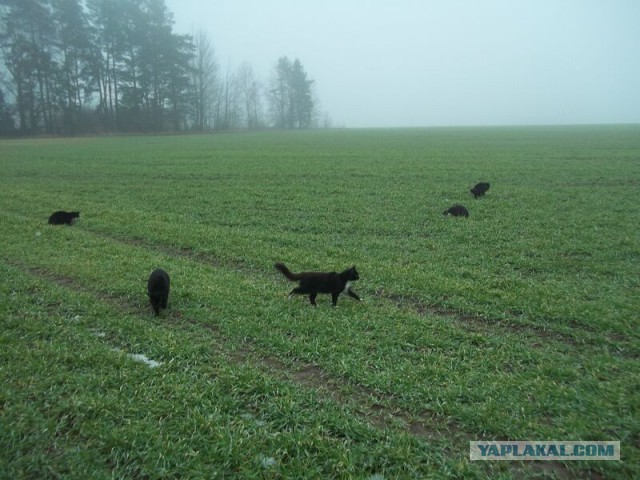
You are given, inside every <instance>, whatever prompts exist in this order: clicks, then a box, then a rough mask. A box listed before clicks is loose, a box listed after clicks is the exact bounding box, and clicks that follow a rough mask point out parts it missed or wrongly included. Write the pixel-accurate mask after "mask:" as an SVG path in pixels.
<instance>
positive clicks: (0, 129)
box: [0, 89, 16, 137]
mask: <svg viewBox="0 0 640 480" xmlns="http://www.w3.org/2000/svg"><path fill="white" fill-rule="evenodd" d="M15 134H16V124H15V121H14V118H13V111H12V109H11V107H10V106H9V105H8V104H7V102H6V101H5V96H4V92H3V91H2V89H0V136H3V137H6V136H8V135H15Z"/></svg>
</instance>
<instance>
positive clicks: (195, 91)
mask: <svg viewBox="0 0 640 480" xmlns="http://www.w3.org/2000/svg"><path fill="white" fill-rule="evenodd" d="M0 58H1V60H2V64H0V135H38V134H50V135H56V134H68V135H74V134H81V133H107V132H178V131H212V130H230V129H238V128H249V129H257V128H268V127H275V128H290V129H293V128H311V127H313V126H317V124H318V120H317V114H316V104H317V102H316V101H315V99H314V97H313V83H314V82H313V80H311V79H309V78H308V75H307V73H306V72H305V70H304V67H303V66H302V63H301V62H300V60H298V59H295V60H293V61H291V60H290V59H289V58H288V57H286V56H283V57H281V58H279V59H278V60H277V63H276V64H275V66H274V69H273V72H272V74H271V76H270V78H269V79H268V81H267V83H266V84H263V83H262V82H261V81H260V80H259V79H257V78H256V75H255V74H254V72H253V69H252V67H251V65H249V64H247V63H244V64H242V65H240V67H239V68H237V69H236V70H235V71H227V72H223V71H222V70H221V69H220V67H219V65H218V62H217V60H216V57H215V49H214V48H213V45H212V43H211V41H210V39H209V38H208V37H207V35H206V33H204V31H199V32H197V33H195V34H193V35H182V34H177V33H176V32H174V30H173V15H172V13H171V12H170V11H169V10H168V9H167V7H166V5H165V2H164V0H85V1H83V0H0ZM265 104H266V105H265ZM326 122H327V120H325V123H326Z"/></svg>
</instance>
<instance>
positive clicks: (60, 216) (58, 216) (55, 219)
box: [49, 210, 80, 225]
mask: <svg viewBox="0 0 640 480" xmlns="http://www.w3.org/2000/svg"><path fill="white" fill-rule="evenodd" d="M78 218H80V212H65V211H64V210H58V211H57V212H53V213H52V214H51V216H50V217H49V225H72V224H73V222H75V221H76V220H77V219H78Z"/></svg>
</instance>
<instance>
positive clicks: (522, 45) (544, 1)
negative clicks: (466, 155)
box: [166, 0, 640, 127]
mask: <svg viewBox="0 0 640 480" xmlns="http://www.w3.org/2000/svg"><path fill="white" fill-rule="evenodd" d="M166 4H167V7H168V8H169V10H170V11H171V12H173V14H174V19H175V22H176V23H175V31H176V32H177V33H192V32H193V31H195V30H197V29H203V30H205V31H206V32H207V34H208V36H209V38H210V40H211V42H212V44H213V46H214V48H215V50H216V57H217V60H218V62H219V64H220V67H221V69H222V70H227V69H229V68H231V69H235V68H237V67H238V66H239V65H240V64H241V63H242V62H245V61H246V62H248V63H249V64H251V66H252V67H253V69H254V71H255V73H256V75H257V76H258V77H259V78H260V79H261V80H262V81H263V82H266V81H267V79H268V77H269V75H270V74H271V71H272V69H273V66H274V65H275V63H276V62H277V59H278V58H279V57H281V56H285V55H286V56H288V57H289V58H290V59H292V60H293V59H294V58H299V59H300V61H301V62H302V65H303V66H304V68H305V70H306V71H307V74H308V75H309V77H310V78H312V79H314V80H315V82H316V86H315V89H316V94H317V97H318V99H319V100H320V105H319V108H320V110H322V111H326V112H328V113H329V115H330V117H331V119H332V120H333V122H334V123H335V124H337V125H343V126H347V127H405V126H444V125H530V124H584V123H640V0H215V1H214V0H166Z"/></svg>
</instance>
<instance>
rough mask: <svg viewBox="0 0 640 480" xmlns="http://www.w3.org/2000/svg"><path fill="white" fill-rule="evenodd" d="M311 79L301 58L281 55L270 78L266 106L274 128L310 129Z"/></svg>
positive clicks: (311, 113) (311, 112) (312, 104)
mask: <svg viewBox="0 0 640 480" xmlns="http://www.w3.org/2000/svg"><path fill="white" fill-rule="evenodd" d="M312 85H313V80H309V79H308V78H307V73H306V72H305V71H304V68H303V67H302V63H301V62H300V60H298V59H295V60H294V61H293V62H291V60H289V58H287V57H280V58H279V59H278V63H277V64H276V67H275V70H274V74H273V75H272V77H271V82H270V88H269V105H270V110H271V115H272V119H273V123H274V126H275V127H276V128H309V127H311V124H312V119H313V108H314V102H313V97H312V89H311V87H312Z"/></svg>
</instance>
